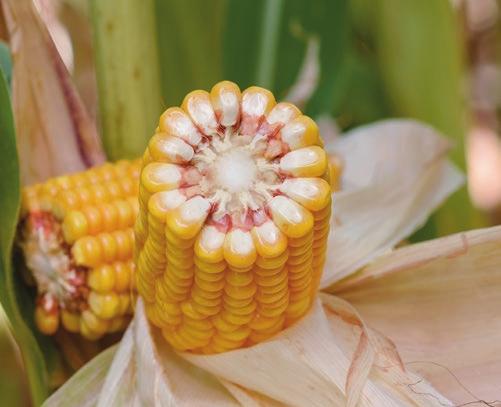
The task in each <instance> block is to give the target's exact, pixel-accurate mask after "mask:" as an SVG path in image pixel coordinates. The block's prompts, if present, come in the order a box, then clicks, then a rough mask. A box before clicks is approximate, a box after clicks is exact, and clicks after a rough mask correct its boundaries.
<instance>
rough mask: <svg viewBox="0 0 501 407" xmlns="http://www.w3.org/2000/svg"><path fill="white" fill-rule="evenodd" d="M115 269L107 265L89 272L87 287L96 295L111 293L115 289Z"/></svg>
mask: <svg viewBox="0 0 501 407" xmlns="http://www.w3.org/2000/svg"><path fill="white" fill-rule="evenodd" d="M116 276H117V273H116V269H114V268H113V266H110V265H108V264H105V265H102V266H99V267H97V268H94V269H92V270H90V271H89V274H88V275H87V285H88V286H89V287H90V288H91V289H92V290H94V291H96V292H98V293H105V292H109V291H112V290H113V289H115V287H116Z"/></svg>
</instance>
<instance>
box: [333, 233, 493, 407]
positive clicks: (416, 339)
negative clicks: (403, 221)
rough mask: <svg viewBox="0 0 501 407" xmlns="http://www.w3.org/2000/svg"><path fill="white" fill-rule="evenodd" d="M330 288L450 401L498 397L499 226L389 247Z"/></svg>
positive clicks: (488, 400) (486, 400) (482, 402)
mask: <svg viewBox="0 0 501 407" xmlns="http://www.w3.org/2000/svg"><path fill="white" fill-rule="evenodd" d="M337 292H338V293H339V295H340V296H342V297H343V298H345V299H346V300H347V301H349V302H350V303H351V304H353V305H354V306H355V307H356V308H357V309H358V310H359V312H360V314H361V315H362V316H363V318H364V320H365V321H367V322H368V323H369V324H370V325H371V326H373V327H375V328H377V329H378V330H380V331H382V332H384V333H385V334H386V335H387V336H388V337H389V338H391V339H392V340H393V341H394V342H395V344H396V345H397V347H398V349H399V352H400V354H401V356H402V359H403V362H404V365H405V366H408V367H409V368H411V369H413V370H415V371H418V372H420V374H422V375H423V376H424V377H425V378H427V379H428V380H429V381H430V382H432V383H433V385H434V386H436V387H437V389H438V390H440V391H441V392H442V393H443V394H445V395H446V396H447V397H449V398H450V399H451V400H452V401H453V402H454V403H455V405H460V404H461V405H464V404H466V403H473V402H477V403H478V405H488V404H487V403H490V404H494V402H495V401H496V400H499V399H500V398H501V397H500V395H501V392H500V386H499V378H500V375H501V357H500V355H501V319H500V318H499V310H500V309H501V295H500V292H501V227H494V228H488V229H480V230H475V231H470V232H466V233H461V234H457V235H452V236H449V237H446V238H442V239H437V240H432V241H429V242H426V243H422V244H418V245H412V246H409V247H405V248H402V249H399V250H396V251H394V252H393V253H390V254H388V255H386V256H383V257H382V258H380V259H378V260H377V261H376V262H375V263H373V264H371V265H369V266H367V267H366V268H364V269H363V270H362V271H361V272H360V273H357V274H355V275H353V276H352V277H351V278H350V279H347V280H346V281H344V282H342V283H341V284H340V285H339V286H338V287H337ZM490 404H489V405H490ZM474 405H476V404H474Z"/></svg>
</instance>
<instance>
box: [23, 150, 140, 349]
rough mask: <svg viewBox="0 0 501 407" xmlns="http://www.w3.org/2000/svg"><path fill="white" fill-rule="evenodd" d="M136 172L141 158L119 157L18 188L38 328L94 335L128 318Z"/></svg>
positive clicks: (47, 331)
mask: <svg viewBox="0 0 501 407" xmlns="http://www.w3.org/2000/svg"><path fill="white" fill-rule="evenodd" d="M139 173H140V160H135V161H119V162H117V163H115V164H111V163H106V164H104V165H102V166H99V167H95V168H92V169H89V170H87V171H84V172H81V173H76V174H72V175H67V176H61V177H57V178H53V179H50V180H48V181H47V182H45V183H43V184H37V185H34V186H29V187H26V188H24V189H23V192H22V219H23V220H22V225H21V228H20V237H19V244H20V246H21V248H22V249H23V252H24V256H25V259H26V263H27V266H28V268H29V269H30V271H31V273H32V275H33V277H34V281H35V284H36V285H37V290H38V300H37V306H36V309H35V322H36V324H37V326H38V328H39V330H40V331H41V332H43V333H44V334H47V335H51V334H54V333H55V332H56V331H57V330H58V329H59V328H60V325H62V326H63V327H64V329H66V330H67V331H70V332H73V333H80V334H81V335H83V336H84V337H85V338H87V339H92V340H94V339H98V338H100V337H101V336H103V335H104V334H106V333H112V332H117V331H120V330H123V329H124V328H125V326H126V325H127V323H128V321H129V319H130V314H131V313H132V306H133V304H132V303H133V299H134V295H135V278H134V277H133V276H134V270H135V265H134V262H133V250H134V231H133V225H134V222H135V220H136V217H137V213H138V210H139V205H138V199H137V196H138V187H139V180H138V179H139Z"/></svg>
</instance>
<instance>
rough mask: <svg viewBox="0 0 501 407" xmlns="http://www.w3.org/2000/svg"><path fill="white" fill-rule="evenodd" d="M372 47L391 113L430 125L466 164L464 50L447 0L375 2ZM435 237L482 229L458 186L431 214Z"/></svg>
mask: <svg viewBox="0 0 501 407" xmlns="http://www.w3.org/2000/svg"><path fill="white" fill-rule="evenodd" d="M378 4H379V7H377V8H376V10H377V13H376V16H375V19H376V48H377V55H378V61H379V66H380V70H381V76H382V78H383V83H384V86H385V90H386V93H387V96H388V100H389V102H390V104H391V108H392V111H393V112H394V114H396V115H398V116H403V117H413V118H416V119H419V120H423V121H425V122H427V123H430V124H432V125H433V126H435V127H436V128H437V129H439V130H440V131H442V132H443V133H444V134H447V135H448V136H449V137H450V138H452V139H453V140H455V142H456V143H455V149H454V150H453V152H452V154H451V155H452V158H453V159H454V161H455V162H456V164H458V165H459V166H460V167H461V168H463V169H464V167H465V157H464V137H465V133H466V129H467V125H466V120H465V118H466V117H467V114H466V105H465V103H464V97H463V93H464V75H463V69H464V66H463V55H462V54H463V50H462V48H461V47H462V45H461V44H462V42H461V41H460V33H459V28H458V21H457V16H456V15H455V13H454V10H453V9H452V5H451V2H450V1H448V0H413V1H408V2H401V1H398V0H385V1H379V3H378ZM434 221H435V223H436V230H437V232H438V234H439V235H445V234H449V233H452V232H457V231H461V230H467V229H471V228H474V227H481V226H483V225H484V221H483V219H482V217H481V216H480V214H479V212H478V211H476V210H475V209H474V208H473V206H472V204H471V202H470V200H469V198H468V194H467V191H466V188H463V189H462V190H460V191H459V192H458V193H456V194H455V195H454V196H453V197H451V198H450V199H449V201H448V202H447V204H446V205H445V207H444V208H443V209H442V210H439V211H438V213H437V214H436V216H435V217H434Z"/></svg>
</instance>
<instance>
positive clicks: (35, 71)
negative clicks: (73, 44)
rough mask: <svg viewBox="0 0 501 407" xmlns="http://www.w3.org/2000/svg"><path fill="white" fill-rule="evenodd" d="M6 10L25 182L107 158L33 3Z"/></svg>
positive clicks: (8, 2)
mask: <svg viewBox="0 0 501 407" xmlns="http://www.w3.org/2000/svg"><path fill="white" fill-rule="evenodd" d="M2 7H3V11H4V15H5V20H6V22H7V26H8V30H9V37H10V46H11V51H12V55H13V62H14V70H13V85H12V87H13V89H12V98H13V107H14V116H15V122H16V132H17V143H18V152H19V157H20V162H21V181H22V183H23V184H32V183H35V182H40V181H43V180H45V179H47V178H49V177H53V176H57V175H62V174H66V173H69V172H75V171H80V170H83V169H85V168H87V167H90V166H92V165H96V164H99V163H102V162H103V161H104V159H105V156H104V153H103V150H102V147H101V142H100V140H99V137H98V135H97V131H96V128H95V125H94V123H93V122H92V121H91V120H90V118H89V116H88V114H87V111H86V110H85V107H84V105H83V103H82V101H81V99H80V97H79V95H78V93H77V91H76V89H75V87H74V85H73V84H72V82H71V78H70V75H69V73H68V71H67V70H66V67H65V65H64V63H63V61H62V59H61V57H60V55H59V53H58V52H57V49H56V47H55V45H54V43H53V41H52V39H51V37H50V35H49V33H48V31H47V29H46V27H45V25H44V24H43V22H42V21H41V19H40V16H39V15H38V13H37V12H36V10H35V9H34V6H33V3H32V1H31V0H5V1H3V2H2Z"/></svg>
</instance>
